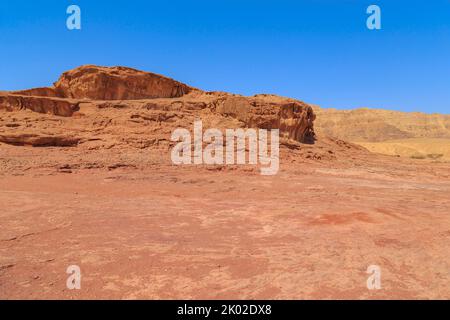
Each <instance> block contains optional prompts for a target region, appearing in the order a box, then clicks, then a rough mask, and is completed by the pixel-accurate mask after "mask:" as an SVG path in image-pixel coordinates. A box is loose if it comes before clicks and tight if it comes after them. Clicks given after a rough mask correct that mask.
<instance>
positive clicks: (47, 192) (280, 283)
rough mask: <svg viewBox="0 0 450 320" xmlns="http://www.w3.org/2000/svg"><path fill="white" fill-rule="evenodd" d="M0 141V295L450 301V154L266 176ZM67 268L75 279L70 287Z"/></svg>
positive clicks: (310, 164) (362, 160)
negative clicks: (449, 157)
mask: <svg viewBox="0 0 450 320" xmlns="http://www.w3.org/2000/svg"><path fill="white" fill-rule="evenodd" d="M0 147H1V151H2V155H1V158H2V159H1V160H2V171H1V172H0V173H1V174H0V185H1V188H0V207H1V208H2V210H1V211H0V219H1V225H0V298H2V299H5V298H6V299H17V298H25V299H48V298H51V299H53V298H56V299H74V298H77V299H78V298H81V299H91V298H94V299H109V298H118V299H135V298H145V299H191V298H192V299H310V298H312V299H316V298H318V299H335V298H337V299H364V298H373V299H386V298H400V299H406V298H420V299H422V298H424V299H428V298H437V299H449V298H450V255H449V253H450V241H449V239H450V215H449V212H450V197H449V194H450V170H449V169H450V164H449V163H443V162H436V161H435V162H432V161H428V160H414V159H401V158H395V157H389V156H375V155H371V154H363V155H360V156H358V157H354V158H351V157H348V158H346V159H345V158H343V160H342V161H326V160H324V161H316V160H311V159H300V160H299V161H297V162H286V161H285V162H281V170H280V172H279V174H278V175H276V176H272V177H263V176H261V175H259V173H258V172H257V171H255V170H253V169H252V168H250V169H247V168H244V169H241V168H238V169H236V170H234V169H222V170H219V169H220V168H206V167H189V166H188V167H174V166H172V165H164V164H153V165H152V164H149V165H147V166H145V167H144V168H132V167H126V166H124V167H121V166H112V167H110V168H109V170H106V169H96V168H92V169H85V168H81V169H68V168H64V167H62V168H61V167H60V168H55V167H53V166H52V164H51V161H50V162H48V165H47V166H46V165H42V161H41V162H39V163H40V164H41V165H40V166H33V165H27V166H26V167H23V166H20V165H17V164H16V163H15V162H20V161H21V160H20V159H37V158H38V157H39V156H42V157H46V158H47V159H51V157H52V155H54V154H57V156H58V157H60V156H61V154H62V153H64V152H66V153H67V159H69V158H73V159H75V160H76V159H77V156H80V155H73V154H72V153H71V152H70V151H61V149H60V148H59V149H58V148H28V147H13V146H7V145H1V146H0ZM62 150H68V149H64V148H63V149H62ZM111 157H113V155H112V154H111ZM104 158H108V157H106V156H105V157H104ZM67 159H66V160H67ZM24 161H25V160H24ZM67 161H68V160H67ZM424 161H426V162H424ZM69 265H78V266H80V268H81V273H82V288H81V290H68V289H67V288H66V279H67V277H68V274H66V269H67V267H68V266H69ZM369 265H378V266H380V268H381V271H382V275H381V285H382V289H381V290H368V289H367V287H366V280H367V278H368V276H369V275H368V274H367V273H366V270H367V267H368V266H369Z"/></svg>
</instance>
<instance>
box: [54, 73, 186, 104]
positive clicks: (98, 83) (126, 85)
mask: <svg viewBox="0 0 450 320" xmlns="http://www.w3.org/2000/svg"><path fill="white" fill-rule="evenodd" d="M55 90H56V92H57V94H58V95H61V96H63V97H66V98H75V99H91V100H137V99H154V98H176V97H181V96H183V95H185V94H187V93H189V92H190V91H192V90H193V88H191V87H189V86H187V85H185V84H183V83H181V82H178V81H175V80H172V79H170V78H166V77H164V76H161V75H157V74H154V73H149V72H143V71H139V70H135V69H131V68H125V67H97V66H82V67H79V68H77V69H74V70H71V71H68V72H65V73H63V74H62V76H61V77H60V78H59V80H58V81H57V82H56V83H55Z"/></svg>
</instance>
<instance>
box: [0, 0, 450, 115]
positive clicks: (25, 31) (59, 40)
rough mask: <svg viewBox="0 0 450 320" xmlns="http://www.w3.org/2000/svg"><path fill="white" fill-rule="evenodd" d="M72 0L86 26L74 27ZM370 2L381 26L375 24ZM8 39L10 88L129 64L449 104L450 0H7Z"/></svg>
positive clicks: (321, 91)
mask: <svg viewBox="0 0 450 320" xmlns="http://www.w3.org/2000/svg"><path fill="white" fill-rule="evenodd" d="M71 4H76V5H79V6H80V8H81V10H82V29H81V30H78V31H69V30H68V29H67V28H66V19H67V17H68V15H67V14H66V9H67V7H68V6H69V5H71ZM371 4H377V5H379V6H380V7H381V10H382V11H381V12H382V17H381V18H382V30H376V31H371V30H368V29H367V28H366V19H367V17H368V15H367V14H366V8H367V7H368V6H369V5H371ZM0 44H1V50H0V90H16V89H24V88H30V87H38V86H46V85H49V84H51V83H53V82H54V81H56V79H57V78H58V76H59V75H60V74H61V73H62V72H63V71H66V70H69V69H72V68H74V67H77V66H79V65H82V64H98V65H107V66H109V65H124V66H130V67H134V68H138V69H142V70H146V71H151V72H156V73H160V74H164V75H167V76H169V77H172V78H175V79H177V80H179V81H182V82H185V83H188V84H190V85H193V86H195V87H199V88H201V89H205V90H222V91H229V92H234V93H240V94H244V95H253V94H256V93H274V94H279V95H283V96H289V97H294V98H298V99H300V100H304V101H306V102H310V103H315V104H319V105H321V106H323V107H335V108H342V109H349V108H356V107H371V108H384V109H392V110H402V111H422V112H426V113H433V112H440V113H450V0H432V1H430V0H429V1H414V0H410V1H402V0H395V1H393V0H390V1H376V0H373V1H359V0H353V1H351V0H340V1H336V0H334V1H332V0H314V1H313V0H310V1H301V0H296V1H283V0H278V1H275V0H274V1H264V0H259V1H253V0H248V1H246V0H240V1H236V0H209V1H203V0H192V1H188V0H184V1H178V0H171V1H163V0H160V1H152V0H135V1H133V0H129V1H106V0H95V1H92V0H91V1H88V0H72V1H65V0H54V1H50V0H41V1H31V0H30V1H10V0H8V1H1V3H0Z"/></svg>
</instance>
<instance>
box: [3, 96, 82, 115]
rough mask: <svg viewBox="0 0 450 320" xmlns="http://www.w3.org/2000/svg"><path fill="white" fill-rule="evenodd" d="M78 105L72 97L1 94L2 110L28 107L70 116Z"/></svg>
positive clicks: (41, 111)
mask: <svg viewBox="0 0 450 320" xmlns="http://www.w3.org/2000/svg"><path fill="white" fill-rule="evenodd" d="M78 105H79V102H78V101H75V100H71V99H61V98H51V97H48V96H42V97H40V96H27V95H17V94H0V110H4V111H9V112H13V111H20V110H25V109H28V110H31V111H34V112H38V113H46V114H52V115H55V116H62V117H70V116H72V115H73V113H74V112H75V111H77V110H78Z"/></svg>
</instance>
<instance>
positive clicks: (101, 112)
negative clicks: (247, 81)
mask: <svg viewBox="0 0 450 320" xmlns="http://www.w3.org/2000/svg"><path fill="white" fill-rule="evenodd" d="M87 99H88V100H87ZM118 100H120V101H118ZM1 109H3V110H5V111H9V112H12V111H20V110H31V111H34V112H38V113H44V114H49V115H53V116H64V117H70V119H67V120H62V119H60V118H42V117H39V116H37V115H33V114H27V115H26V117H27V118H29V119H28V120H26V121H25V122H26V123H27V127H26V128H27V130H28V131H29V133H30V134H37V135H38V136H44V137H47V136H52V135H62V136H61V138H60V140H61V141H65V136H66V135H67V134H69V135H71V136H76V137H78V138H80V139H83V141H90V140H92V139H94V140H102V141H105V145H111V144H119V145H122V146H131V147H138V148H147V147H149V146H152V145H154V144H158V145H159V144H160V143H168V141H169V140H170V135H171V132H172V131H173V130H174V129H175V128H177V127H183V128H189V127H191V126H192V123H193V122H194V121H195V120H199V119H201V120H202V121H203V122H204V125H205V127H208V126H209V127H215V128H219V129H226V128H235V127H253V128H263V129H280V132H281V135H282V137H284V138H286V139H291V140H293V141H296V142H312V141H313V139H314V126H313V122H314V119H315V115H314V112H313V110H312V108H311V107H310V106H309V105H307V104H306V103H303V102H301V101H297V100H294V99H288V98H282V97H278V96H274V95H257V96H253V97H243V96H238V95H233V94H228V93H223V92H204V91H201V90H198V89H194V88H192V87H189V86H188V85H185V84H183V83H180V82H177V81H175V80H172V79H169V78H166V77H163V76H159V75H155V74H152V73H147V72H142V71H138V70H134V69H130V68H124V67H112V68H108V67H96V66H83V67H80V68H77V69H74V70H72V71H68V72H65V73H64V74H63V75H62V76H61V77H60V79H59V80H58V81H57V82H56V83H55V86H54V87H52V88H35V89H30V90H24V91H16V92H12V93H2V94H0V110H1ZM3 115H4V119H3V117H2V119H0V134H2V135H3V136H4V137H11V135H12V136H13V137H16V138H8V139H6V138H3V142H5V143H13V144H16V145H21V144H29V143H28V142H26V141H25V142H23V143H22V142H21V141H22V140H23V139H22V138H17V137H20V133H23V131H22V130H23V128H22V127H20V126H19V127H16V126H14V124H13V125H12V126H11V122H12V120H13V118H17V117H18V114H17V113H9V114H8V113H3ZM33 118H34V119H33ZM31 119H33V121H30V120H31ZM22 122H23V121H22ZM22 122H21V123H22ZM8 125H10V126H8ZM28 131H27V132H28ZM17 134H19V136H17ZM27 141H28V140H27ZM31 144H32V145H36V143H31ZM42 145H45V144H42ZM51 145H58V143H52V144H51ZM61 145H64V143H62V144H61ZM99 148H101V145H100V146H99Z"/></svg>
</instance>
